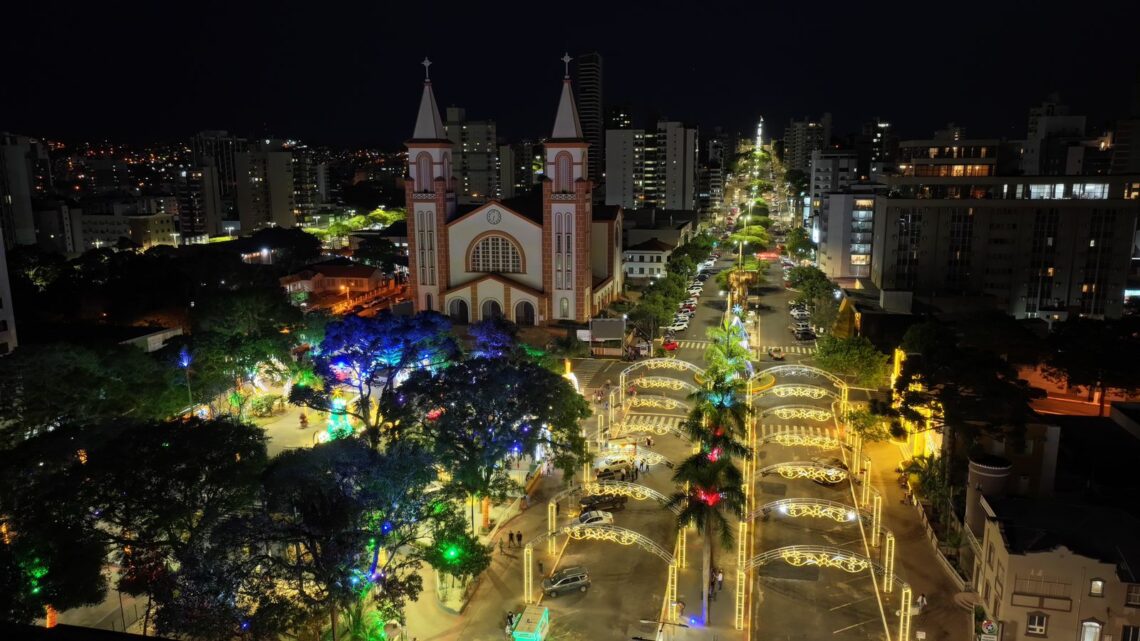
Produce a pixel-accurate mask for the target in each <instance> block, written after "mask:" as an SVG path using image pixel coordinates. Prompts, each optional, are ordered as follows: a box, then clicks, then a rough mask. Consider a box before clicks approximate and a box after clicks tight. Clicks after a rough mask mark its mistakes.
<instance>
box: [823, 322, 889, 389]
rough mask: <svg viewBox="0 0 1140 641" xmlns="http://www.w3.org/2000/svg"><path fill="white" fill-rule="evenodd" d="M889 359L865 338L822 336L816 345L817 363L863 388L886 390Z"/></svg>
mask: <svg viewBox="0 0 1140 641" xmlns="http://www.w3.org/2000/svg"><path fill="white" fill-rule="evenodd" d="M889 360H890V359H889V357H888V356H887V355H886V354H883V353H882V352H880V351H879V350H878V349H876V348H875V346H874V345H872V344H871V341H869V340H867V339H866V338H865V337H862V336H853V337H851V338H837V337H835V336H832V335H827V336H821V337H820V338H819V340H818V341H817V342H816V355H815V364H816V366H818V367H821V368H823V369H826V370H828V371H830V372H831V373H833V374H836V375H838V376H845V377H849V378H850V379H853V381H854V384H855V385H859V386H862V387H876V388H877V387H883V386H885V385H886V384H887V376H888V374H889V373H890V365H889V363H888V361H889Z"/></svg>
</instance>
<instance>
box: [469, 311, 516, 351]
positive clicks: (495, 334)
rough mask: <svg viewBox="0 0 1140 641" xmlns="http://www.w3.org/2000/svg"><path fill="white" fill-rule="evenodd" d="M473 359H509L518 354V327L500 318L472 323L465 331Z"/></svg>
mask: <svg viewBox="0 0 1140 641" xmlns="http://www.w3.org/2000/svg"><path fill="white" fill-rule="evenodd" d="M467 333H468V335H469V336H470V337H471V339H472V345H471V355H472V356H473V357H475V358H509V357H513V356H516V355H517V353H518V347H519V345H518V333H519V327H518V325H515V324H514V323H512V322H510V321H508V320H504V319H501V318H492V319H490V320H484V321H479V322H478V323H474V324H472V325H471V327H470V328H468V330H467Z"/></svg>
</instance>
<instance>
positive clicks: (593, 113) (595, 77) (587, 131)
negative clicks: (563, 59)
mask: <svg viewBox="0 0 1140 641" xmlns="http://www.w3.org/2000/svg"><path fill="white" fill-rule="evenodd" d="M602 84H603V83H602V55H601V54H600V53H598V52H596V51H594V52H591V53H587V54H585V55H581V56H578V58H577V59H576V60H574V89H575V92H576V93H575V97H576V98H575V99H576V102H577V104H578V119H579V120H581V122H582V137H583V138H585V139H586V142H587V143H589V144H590V171H589V178H590V180H592V181H594V184H595V185H598V184H601V182H602V172H603V171H604V169H605V158H606V156H605V153H606V147H605V136H606V132H605V123H604V122H603V119H604V116H605V113H606V112H605V101H604V98H603V91H602Z"/></svg>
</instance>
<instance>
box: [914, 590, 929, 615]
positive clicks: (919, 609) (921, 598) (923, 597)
mask: <svg viewBox="0 0 1140 641" xmlns="http://www.w3.org/2000/svg"><path fill="white" fill-rule="evenodd" d="M914 604H915V605H916V606H918V607H916V608H915V614H918V613H919V612H922V610H923V608H925V607H926V593H925V592H924V593H922V594H920V595H918V600H917V601H915V602H914Z"/></svg>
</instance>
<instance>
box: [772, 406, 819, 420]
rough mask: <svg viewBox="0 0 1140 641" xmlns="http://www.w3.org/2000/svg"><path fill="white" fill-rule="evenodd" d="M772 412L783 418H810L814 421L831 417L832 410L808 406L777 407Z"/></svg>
mask: <svg viewBox="0 0 1140 641" xmlns="http://www.w3.org/2000/svg"><path fill="white" fill-rule="evenodd" d="M772 413H773V414H775V415H776V416H777V417H779V418H782V419H785V420H787V419H808V420H812V421H826V420H827V419H829V418H831V412H829V411H827V410H822V409H816V408H808V407H777V408H776V409H774V410H772Z"/></svg>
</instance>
